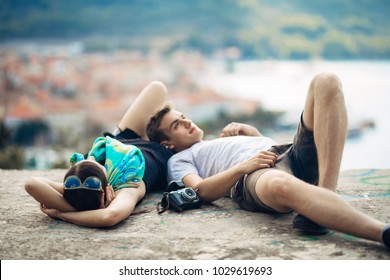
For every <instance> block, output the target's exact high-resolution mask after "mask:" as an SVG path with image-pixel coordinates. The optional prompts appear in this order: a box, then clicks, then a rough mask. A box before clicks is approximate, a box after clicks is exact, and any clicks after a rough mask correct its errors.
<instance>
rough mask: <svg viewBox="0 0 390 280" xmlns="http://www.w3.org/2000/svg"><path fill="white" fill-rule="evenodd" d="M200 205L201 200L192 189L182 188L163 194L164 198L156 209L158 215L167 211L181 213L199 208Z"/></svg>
mask: <svg viewBox="0 0 390 280" xmlns="http://www.w3.org/2000/svg"><path fill="white" fill-rule="evenodd" d="M201 204H202V203H201V200H200V199H199V196H198V194H197V193H196V191H195V190H194V189H192V188H182V189H178V190H176V191H171V192H167V193H164V197H163V198H162V200H161V202H160V203H159V204H158V205H157V207H158V212H159V214H160V213H162V212H164V211H166V210H167V209H173V210H175V211H176V212H182V211H184V210H188V209H194V208H199V207H200V206H201Z"/></svg>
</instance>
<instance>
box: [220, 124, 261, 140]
mask: <svg viewBox="0 0 390 280" xmlns="http://www.w3.org/2000/svg"><path fill="white" fill-rule="evenodd" d="M237 135H246V136H262V135H261V133H260V132H259V131H258V130H257V128H255V127H254V126H251V125H249V124H244V123H236V122H232V123H230V124H228V125H227V126H225V127H224V128H223V129H222V132H221V134H220V135H219V137H229V136H237Z"/></svg>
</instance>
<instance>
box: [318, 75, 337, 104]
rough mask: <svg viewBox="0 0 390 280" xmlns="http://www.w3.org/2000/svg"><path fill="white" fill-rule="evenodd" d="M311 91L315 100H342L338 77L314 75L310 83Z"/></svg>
mask: <svg viewBox="0 0 390 280" xmlns="http://www.w3.org/2000/svg"><path fill="white" fill-rule="evenodd" d="M311 89H312V90H313V92H314V94H315V97H316V98H321V99H323V100H324V101H333V100H335V99H343V98H344V96H343V90H342V85H341V81H340V79H339V77H338V76H336V75H335V74H331V73H321V74H318V75H316V76H315V77H314V78H313V80H312V82H311Z"/></svg>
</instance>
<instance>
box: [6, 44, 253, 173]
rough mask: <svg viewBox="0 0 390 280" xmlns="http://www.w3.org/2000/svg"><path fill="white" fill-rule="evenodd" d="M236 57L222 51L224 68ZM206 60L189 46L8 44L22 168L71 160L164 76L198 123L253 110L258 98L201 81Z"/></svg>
mask: <svg viewBox="0 0 390 280" xmlns="http://www.w3.org/2000/svg"><path fill="white" fill-rule="evenodd" d="M238 56H239V52H238V51H237V52H234V50H231V49H230V50H225V52H223V53H221V54H220V56H219V58H220V59H225V61H226V64H225V65H226V71H232V65H233V64H232V63H233V62H232V59H234V58H238ZM205 59H206V58H205V57H204V56H202V55H201V54H200V53H198V52H196V51H190V50H188V51H183V50H178V51H176V52H174V53H172V55H171V56H170V57H167V56H163V55H162V54H161V53H159V52H158V51H155V52H151V53H149V54H143V53H141V52H139V51H119V50H118V51H114V52H109V53H103V52H100V53H85V52H83V45H82V43H78V42H70V43H69V42H68V43H65V42H61V43H59V42H51V43H44V44H42V43H34V42H24V43H22V44H20V43H19V44H16V43H15V44H7V45H3V46H2V48H1V49H0V100H1V108H0V116H1V122H2V124H3V125H4V127H3V128H2V130H6V131H8V133H9V138H8V141H9V143H8V145H10V144H12V145H15V144H18V145H21V146H24V147H25V157H26V158H25V162H26V163H25V166H23V167H25V168H53V167H63V166H66V165H67V163H66V159H67V157H68V156H69V154H70V152H71V151H73V152H74V151H79V152H86V151H87V149H88V147H89V145H91V143H92V142H93V139H94V138H95V137H97V136H99V135H101V134H102V132H104V131H112V130H113V129H114V128H115V126H116V124H118V122H119V120H120V119H121V117H122V116H123V114H124V112H125V111H126V109H127V108H128V106H129V105H130V104H131V103H132V101H133V100H134V99H135V98H136V97H137V95H138V94H139V93H140V91H141V90H142V89H143V87H144V86H146V85H147V84H148V83H149V82H151V81H153V80H161V81H163V82H164V83H165V84H166V85H167V86H168V89H169V98H170V99H171V100H172V101H173V103H174V104H175V106H176V107H177V108H180V110H182V111H183V112H186V114H187V115H188V116H189V117H190V118H192V119H194V121H197V122H207V121H210V120H212V119H214V118H216V117H217V116H218V115H219V114H224V113H226V114H228V115H239V114H244V115H246V114H249V115H250V114H253V113H254V112H255V111H256V109H258V108H259V106H260V103H259V102H258V101H254V100H247V99H240V98H232V97H226V96H223V95H220V94H218V93H216V92H214V91H213V90H212V89H210V88H208V87H207V86H203V85H202V78H203V77H204V76H203V75H204V74H205V73H206V69H205V67H206V66H205ZM3 141H5V140H3ZM4 145H5V144H4ZM11 167H14V166H13V165H11ZM3 168H4V167H3Z"/></svg>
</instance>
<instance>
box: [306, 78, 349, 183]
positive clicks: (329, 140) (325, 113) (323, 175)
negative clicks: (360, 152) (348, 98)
mask: <svg viewBox="0 0 390 280" xmlns="http://www.w3.org/2000/svg"><path fill="white" fill-rule="evenodd" d="M303 121H304V123H305V126H306V127H307V128H308V129H310V130H313V132H314V141H315V144H316V148H317V156H318V169H319V170H318V171H319V181H318V185H319V186H321V187H324V188H327V189H329V190H332V191H336V188H337V181H338V176H339V172H340V164H341V158H342V155H343V149H344V143H345V139H346V136H347V128H348V116H347V110H346V108H345V102H344V95H343V91H342V86H341V82H340V80H339V79H338V78H337V77H336V76H335V75H332V74H320V75H317V76H316V77H315V78H314V79H313V80H312V82H311V84H310V87H309V92H308V95H307V99H306V104H305V109H304V112H303Z"/></svg>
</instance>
